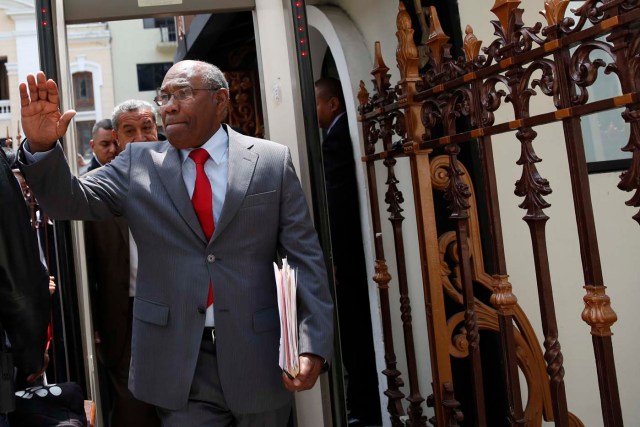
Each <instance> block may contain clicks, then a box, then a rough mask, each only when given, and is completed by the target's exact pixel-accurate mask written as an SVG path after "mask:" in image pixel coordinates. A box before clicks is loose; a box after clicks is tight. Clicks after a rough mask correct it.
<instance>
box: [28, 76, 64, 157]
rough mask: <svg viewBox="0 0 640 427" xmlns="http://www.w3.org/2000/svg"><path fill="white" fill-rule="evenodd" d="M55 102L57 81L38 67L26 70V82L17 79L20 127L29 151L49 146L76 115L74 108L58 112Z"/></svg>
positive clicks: (57, 96) (60, 135)
mask: <svg viewBox="0 0 640 427" xmlns="http://www.w3.org/2000/svg"><path fill="white" fill-rule="evenodd" d="M59 102H60V96H59V92H58V85H57V84H56V82H54V81H53V80H51V79H49V80H47V77H46V76H45V75H44V73H43V72H42V71H38V73H37V74H36V75H35V76H34V75H33V74H28V75H27V83H20V106H21V107H22V108H21V113H22V129H23V130H24V134H25V136H26V137H27V139H28V140H29V149H30V150H31V152H34V153H37V152H39V151H47V150H50V149H51V148H52V147H53V146H54V145H55V143H56V141H57V140H58V139H59V138H60V137H62V136H63V135H64V134H65V132H66V131H67V128H68V127H69V123H71V119H72V118H73V116H75V115H76V112H75V111H74V110H69V111H65V112H64V113H61V112H60V108H59V106H58V104H59Z"/></svg>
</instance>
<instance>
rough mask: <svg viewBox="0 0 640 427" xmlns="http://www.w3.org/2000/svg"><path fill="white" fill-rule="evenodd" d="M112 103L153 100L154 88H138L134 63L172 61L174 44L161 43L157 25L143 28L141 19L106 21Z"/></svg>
mask: <svg viewBox="0 0 640 427" xmlns="http://www.w3.org/2000/svg"><path fill="white" fill-rule="evenodd" d="M109 29H110V30H111V34H112V38H111V49H112V55H113V81H114V94H115V104H116V105H117V104H119V103H121V102H122V101H126V100H127V99H132V98H134V99H142V100H145V101H148V102H151V103H152V104H153V98H154V97H155V96H156V92H155V91H154V90H152V91H143V92H141V91H139V90H138V74H137V68H136V65H137V64H149V63H157V62H171V63H173V55H174V53H175V49H176V47H177V44H176V43H174V44H167V43H161V42H160V40H161V38H160V29H159V28H143V25H142V20H141V19H133V20H128V21H111V22H109Z"/></svg>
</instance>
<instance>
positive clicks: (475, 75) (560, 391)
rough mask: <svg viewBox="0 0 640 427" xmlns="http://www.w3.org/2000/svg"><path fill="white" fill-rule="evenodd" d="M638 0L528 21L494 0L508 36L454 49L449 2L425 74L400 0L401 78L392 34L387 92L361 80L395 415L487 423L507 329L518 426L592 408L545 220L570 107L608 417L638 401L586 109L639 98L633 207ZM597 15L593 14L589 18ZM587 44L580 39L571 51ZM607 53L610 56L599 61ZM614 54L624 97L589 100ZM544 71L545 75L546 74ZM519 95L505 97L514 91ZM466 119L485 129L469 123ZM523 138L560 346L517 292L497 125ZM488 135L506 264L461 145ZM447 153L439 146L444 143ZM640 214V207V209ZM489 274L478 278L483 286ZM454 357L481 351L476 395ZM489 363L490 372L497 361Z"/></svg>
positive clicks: (473, 379)
mask: <svg viewBox="0 0 640 427" xmlns="http://www.w3.org/2000/svg"><path fill="white" fill-rule="evenodd" d="M638 3H639V2H638V0H586V1H584V3H583V4H582V5H581V6H580V7H579V8H577V9H576V10H574V11H573V12H574V14H575V16H577V19H576V20H573V19H570V18H567V17H565V12H566V9H567V6H568V4H569V0H546V1H544V3H543V4H542V0H541V6H544V9H545V12H544V17H545V19H546V21H547V25H546V26H545V27H544V28H543V25H542V24H540V23H536V24H535V25H533V26H526V25H525V23H524V22H523V20H522V14H523V10H522V9H519V8H518V6H519V4H520V1H518V0H496V1H495V5H494V6H493V8H492V9H491V10H492V11H493V12H494V13H495V15H496V16H497V17H498V20H496V21H492V22H491V23H492V24H493V26H494V28H495V34H496V36H497V38H496V39H495V40H493V41H492V42H491V43H490V44H489V45H488V46H487V47H485V48H482V52H484V54H481V42H480V41H478V40H477V38H476V37H475V36H474V34H473V30H472V29H471V28H470V27H467V29H466V31H465V32H466V37H465V40H464V57H463V58H453V57H452V55H451V53H450V48H451V45H450V44H449V43H448V40H449V37H448V36H447V35H446V34H444V32H443V31H442V28H441V26H440V23H439V20H438V17H437V14H436V11H435V8H434V7H431V8H430V13H429V15H430V16H429V17H430V25H429V37H428V41H427V42H426V45H427V48H428V52H429V54H428V65H427V67H426V72H424V73H420V72H419V55H418V46H416V44H415V43H414V38H413V32H414V31H413V29H412V27H411V25H412V24H411V18H410V16H409V14H408V13H407V10H406V9H405V5H404V3H403V1H400V2H399V13H398V16H397V28H398V31H397V33H396V35H397V38H398V49H397V57H396V59H397V63H398V67H399V69H400V76H401V79H400V81H399V82H398V84H397V85H395V86H392V84H391V82H390V75H389V74H388V73H387V72H388V71H389V69H388V68H387V67H386V65H385V63H384V61H383V59H382V56H381V53H380V52H381V49H380V46H379V44H377V45H376V58H375V66H374V70H373V71H372V75H373V76H374V79H373V83H374V90H373V94H372V95H371V96H370V95H369V93H368V92H367V90H366V88H365V84H364V83H363V82H361V84H360V86H361V91H360V93H359V95H358V98H359V101H360V108H359V113H360V121H361V123H362V127H363V133H364V138H365V152H366V155H365V156H364V157H363V161H364V162H365V163H366V170H367V176H368V181H369V199H370V203H371V212H372V224H373V233H374V236H375V240H374V242H375V256H376V265H375V271H376V274H375V277H374V280H375V281H376V282H377V284H378V288H379V294H380V305H381V314H382V324H383V334H384V337H385V341H384V350H385V361H386V369H385V371H384V375H385V376H386V378H387V385H386V387H387V389H386V391H385V395H386V396H387V397H388V406H387V410H388V413H389V416H390V418H391V421H392V424H393V425H394V426H396V425H404V422H405V421H404V419H405V418H408V423H409V424H410V425H412V426H424V425H427V423H428V422H431V423H432V424H434V425H437V426H457V425H459V424H460V423H461V422H462V420H463V419H465V422H464V424H465V425H471V424H474V425H477V426H483V425H487V417H486V412H485V408H486V405H485V396H484V391H483V387H484V382H483V370H482V366H481V359H480V351H481V346H480V343H479V334H480V333H481V331H487V330H489V331H495V332H496V333H499V336H500V344H501V345H500V349H501V358H502V363H501V366H502V367H503V372H502V374H503V375H502V377H503V379H504V389H505V390H506V393H507V400H508V405H507V406H508V409H506V411H507V413H505V414H503V419H505V418H506V419H507V420H508V422H507V423H508V424H509V425H531V426H535V425H540V424H541V422H542V418H543V417H544V418H545V419H546V420H554V421H555V424H556V425H559V426H577V425H582V422H581V421H580V420H579V419H578V418H577V417H575V416H574V415H572V414H571V413H570V412H569V410H568V408H567V399H566V395H565V387H564V382H563V377H564V368H563V358H562V352H561V348H560V343H559V338H558V327H557V322H556V311H555V307H554V299H553V288H552V280H551V274H550V269H549V262H548V254H547V243H546V235H545V224H546V222H547V220H548V216H547V215H546V214H545V213H544V209H545V208H547V207H548V206H549V205H548V203H547V202H546V201H545V199H544V197H545V196H547V195H548V194H550V192H551V188H550V185H549V183H548V181H547V180H546V179H544V178H543V177H542V176H540V174H539V173H538V171H537V169H536V164H537V163H539V162H541V159H540V158H539V157H538V156H537V155H536V153H535V151H534V140H535V138H536V135H537V134H536V132H535V130H534V128H535V127H537V126H540V125H544V124H547V123H550V122H553V121H560V120H561V121H562V124H563V129H564V137H565V142H566V148H567V155H568V159H569V168H570V174H571V189H572V193H573V200H574V205H575V216H576V223H577V225H578V232H579V244H580V253H581V259H582V267H583V271H584V283H585V284H586V285H585V287H584V289H585V290H586V294H585V295H584V303H585V308H584V311H583V312H582V318H583V320H584V321H585V322H587V323H588V324H589V325H590V327H591V335H592V340H593V347H594V353H595V359H596V365H597V375H598V381H599V388H600V398H601V403H602V414H603V419H604V425H606V426H621V425H622V414H621V408H620V399H619V395H618V386H617V379H616V370H615V366H614V357H613V349H612V342H611V335H612V334H611V325H612V324H613V323H614V322H615V321H616V314H615V312H614V311H613V309H612V308H611V305H610V301H609V297H608V296H607V295H606V293H605V286H604V284H603V277H602V269H601V265H600V255H599V252H598V245H597V240H596V233H595V223H594V216H593V209H592V204H591V196H590V189H589V180H588V174H587V163H586V160H585V150H584V145H583V138H582V131H581V128H580V117H581V116H583V115H585V114H591V113H594V112H599V111H604V110H608V109H613V108H617V107H622V106H624V107H626V108H625V111H624V113H623V114H622V116H623V118H624V120H625V121H626V122H627V123H628V124H629V126H630V128H631V136H630V139H629V141H628V143H627V144H626V145H625V146H624V147H623V148H622V150H624V151H628V152H630V153H632V156H633V160H632V165H631V167H630V169H629V170H628V171H626V172H625V173H623V174H622V175H621V180H620V183H619V185H618V187H619V188H620V189H622V190H624V191H634V192H635V194H634V196H633V197H632V198H631V200H629V201H628V202H627V204H628V205H631V206H634V207H638V206H640V191H638V190H639V189H640V126H639V124H640V92H639V91H638V90H639V85H640V69H639V68H640V67H639V64H640V59H639V56H638V55H640V36H639V31H638V30H639V26H638V24H637V22H638V19H639V18H640V6H639V4H638ZM589 23H590V25H587V24H589ZM570 49H571V50H570ZM594 51H601V52H604V53H605V54H606V55H607V57H608V60H607V61H602V60H599V59H593V58H592V56H591V54H592V52H594ZM600 67H606V72H608V73H613V74H615V75H616V76H617V78H618V79H619V81H620V85H621V88H622V93H623V95H621V96H617V97H613V98H609V99H604V100H599V101H592V102H589V93H588V87H589V86H591V85H592V84H593V83H594V81H595V80H596V79H597V76H598V69H599V68H600ZM534 75H535V76H539V77H537V78H534ZM535 93H542V94H544V95H547V96H549V97H552V99H553V104H554V105H555V107H556V110H555V111H551V112H546V113H542V114H536V115H530V111H529V100H530V97H531V96H532V95H534V94H535ZM503 101H504V102H503ZM507 103H510V104H511V105H512V106H513V110H514V113H515V119H514V120H511V121H508V122H500V123H496V120H495V116H494V112H495V111H496V110H498V109H499V108H500V107H503V106H506V104H507ZM461 118H466V119H467V124H468V126H469V127H470V128H469V129H470V130H460V129H458V126H459V123H460V119H461ZM513 131H515V137H516V138H517V139H518V140H519V141H520V143H521V156H520V158H519V160H518V161H517V164H518V165H520V166H521V168H522V176H521V178H520V179H519V180H518V181H517V182H516V183H515V194H516V195H518V196H520V197H522V198H523V201H522V203H521V204H520V205H519V206H520V207H521V208H522V209H524V210H525V211H526V214H525V216H524V218H523V219H524V221H525V222H526V223H527V225H528V226H529V229H530V233H531V243H532V246H533V254H534V262H535V272H536V281H537V285H538V294H539V299H540V308H541V319H542V331H543V333H544V340H543V343H544V353H543V352H542V350H541V349H540V347H539V344H538V340H537V339H536V337H535V335H534V332H533V329H532V328H531V326H530V325H529V323H528V320H527V318H526V316H525V315H524V314H523V312H522V310H521V309H520V307H519V306H518V304H517V299H516V296H515V295H514V294H513V292H512V286H511V284H510V283H509V280H508V273H507V267H506V262H505V254H504V246H503V239H502V229H501V221H500V208H499V205H498V196H497V183H496V174H495V169H494V159H493V151H492V141H491V137H492V135H497V134H502V133H507V132H513ZM472 140H474V141H476V142H477V144H478V146H479V147H480V157H481V162H482V170H483V174H484V179H485V186H484V188H483V189H482V191H481V192H480V193H479V195H480V197H482V198H483V199H484V200H485V202H486V204H487V210H488V216H489V224H490V225H489V228H490V230H489V234H490V235H491V245H490V247H491V252H492V253H491V254H490V255H491V257H490V258H491V259H492V262H491V267H490V268H489V270H490V271H488V272H485V266H484V262H483V258H482V256H483V254H482V249H481V246H480V244H479V240H480V237H479V236H480V234H479V226H478V220H477V214H476V210H475V200H474V197H475V192H474V189H473V186H472V184H471V180H470V179H469V177H468V173H467V172H466V170H465V168H464V167H463V166H462V164H461V163H460V161H459V159H458V155H459V153H460V144H464V143H466V142H468V141H472ZM436 149H438V150H444V153H445V155H444V156H438V157H435V158H432V155H433V152H434V150H436ZM401 157H404V158H408V164H409V165H410V168H411V179H412V188H413V192H414V199H415V210H416V217H417V221H418V238H419V242H420V258H421V266H422V278H423V288H424V290H425V308H426V313H427V324H428V340H429V347H430V357H431V367H432V375H433V391H432V394H431V395H430V396H429V397H428V398H427V404H428V405H430V406H433V407H434V409H435V417H434V419H431V420H427V419H426V417H425V416H423V411H422V408H421V405H422V403H423V402H424V397H423V396H424V394H425V391H424V390H423V391H421V390H419V385H418V374H417V366H416V356H415V348H414V341H413V330H412V317H411V302H410V301H409V297H408V283H407V277H406V260H405V253H404V249H403V244H404V242H403V233H404V230H403V219H404V218H403V216H402V211H403V208H402V203H403V196H402V193H401V192H400V190H399V189H398V186H397V184H398V180H397V178H396V168H397V161H396V159H398V158H401ZM378 162H382V163H383V164H384V166H385V169H386V173H387V181H386V184H387V190H386V193H385V200H384V202H385V204H386V205H387V206H386V208H387V210H388V211H389V212H390V216H389V220H390V221H391V224H392V230H393V239H394V244H395V248H396V249H395V254H394V255H395V259H396V263H397V274H398V286H399V291H400V296H401V297H400V303H401V307H400V311H401V316H402V325H403V331H404V347H405V353H406V358H407V370H408V372H407V373H406V377H407V378H408V386H409V395H408V396H407V400H408V401H409V405H408V409H407V411H406V414H405V410H404V408H403V405H402V399H404V398H405V396H404V393H403V392H402V391H401V385H403V384H404V381H403V379H402V376H403V375H402V374H401V373H400V372H399V371H398V370H397V367H396V364H397V361H396V355H395V350H394V344H393V341H392V340H391V338H390V337H391V309H390V307H391V302H390V300H389V282H390V275H389V273H388V270H387V266H386V255H385V253H384V248H383V241H382V226H381V214H380V212H381V209H383V208H385V207H384V206H381V204H380V201H379V200H378V191H377V188H376V187H377V185H376V168H375V165H376V163H378ZM439 192H443V193H444V198H445V199H446V201H447V202H448V203H449V209H450V212H449V218H450V220H451V221H453V223H454V224H455V227H454V231H451V232H448V233H445V234H443V235H441V236H438V235H437V231H436V220H435V213H434V197H438V194H439ZM634 219H635V220H636V221H638V222H640V213H637V214H636V215H635V216H634ZM474 284H475V286H474ZM478 286H480V287H481V288H484V289H488V290H489V291H490V293H491V297H490V302H489V303H486V302H485V301H483V299H481V298H480V297H479V296H478ZM445 297H446V298H450V299H452V300H454V301H455V302H457V303H458V305H459V307H460V309H459V311H458V312H457V313H455V314H454V315H452V316H449V317H448V318H447V316H448V314H447V313H446V310H445V307H444V301H445ZM451 357H458V358H466V360H467V361H468V364H469V372H470V375H469V382H470V384H471V386H470V387H471V388H472V396H473V398H472V399H471V402H469V403H468V404H467V405H466V406H461V405H460V403H459V401H458V399H457V396H456V390H454V386H453V384H454V382H453V373H452V364H451ZM519 371H521V372H522V373H523V374H524V377H525V378H526V383H527V384H526V387H527V389H528V396H529V398H528V402H527V404H526V405H523V402H522V397H521V390H520V380H519V374H518V372H519ZM484 374H485V375H486V373H484Z"/></svg>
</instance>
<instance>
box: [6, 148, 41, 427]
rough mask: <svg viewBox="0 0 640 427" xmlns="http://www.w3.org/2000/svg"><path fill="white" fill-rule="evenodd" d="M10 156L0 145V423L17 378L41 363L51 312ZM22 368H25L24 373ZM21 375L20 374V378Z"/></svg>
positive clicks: (31, 376)
mask: <svg viewBox="0 0 640 427" xmlns="http://www.w3.org/2000/svg"><path fill="white" fill-rule="evenodd" d="M12 165H13V159H10V158H9V157H8V156H7V154H6V152H5V151H4V149H0V206H1V207H2V208H1V209H0V426H3V427H4V426H8V425H9V424H8V419H7V414H8V413H9V412H11V411H13V409H14V408H15V396H14V392H15V391H16V390H15V389H14V366H15V368H18V369H17V371H18V372H19V373H20V375H21V377H20V378H16V379H15V380H17V381H18V382H23V381H26V382H28V383H33V382H34V381H35V380H36V379H37V378H38V377H40V375H41V374H42V372H43V370H44V367H45V360H44V354H45V346H46V343H47V326H48V324H49V318H50V300H49V292H48V283H49V279H48V275H47V271H46V269H45V267H44V266H43V265H42V263H41V261H40V253H39V250H38V242H37V240H36V235H35V233H34V232H33V229H32V228H31V222H30V216H29V212H28V210H27V206H26V204H25V201H24V198H23V196H22V190H21V189H20V186H19V184H18V181H17V180H16V179H15V177H14V175H13V172H12V171H11V168H12ZM23 373H24V374H23ZM22 375H24V378H22Z"/></svg>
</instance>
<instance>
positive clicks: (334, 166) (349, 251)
mask: <svg viewBox="0 0 640 427" xmlns="http://www.w3.org/2000/svg"><path fill="white" fill-rule="evenodd" d="M315 89H316V111H317V114H318V124H319V126H320V128H321V129H323V130H325V131H326V133H325V136H324V139H323V141H322V161H323V166H324V177H325V185H326V193H327V204H328V208H329V225H330V233H331V248H332V252H333V265H334V270H335V278H336V300H337V301H336V303H337V306H338V318H339V325H338V326H339V328H340V342H341V344H342V361H343V363H344V366H345V370H346V381H345V383H346V388H347V409H348V411H349V424H350V425H379V424H380V423H381V411H380V397H379V391H378V379H377V378H378V377H377V372H376V361H375V357H374V355H375V351H374V348H373V333H372V328H371V312H370V310H369V289H368V280H367V270H366V264H365V258H364V251H363V248H362V228H361V224H360V206H359V203H358V183H357V181H356V166H355V162H354V159H353V146H352V142H351V136H350V135H349V122H348V121H347V113H346V111H345V104H344V96H343V93H342V87H341V84H340V81H339V80H336V79H332V78H323V79H320V80H318V81H317V82H316V83H315Z"/></svg>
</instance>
